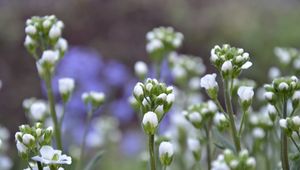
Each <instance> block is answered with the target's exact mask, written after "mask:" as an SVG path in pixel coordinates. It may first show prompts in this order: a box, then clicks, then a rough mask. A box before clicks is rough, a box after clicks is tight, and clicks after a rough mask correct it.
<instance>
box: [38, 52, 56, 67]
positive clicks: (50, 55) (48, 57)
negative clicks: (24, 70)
mask: <svg viewBox="0 0 300 170" xmlns="http://www.w3.org/2000/svg"><path fill="white" fill-rule="evenodd" d="M58 59H59V53H58V51H53V50H46V51H44V52H43V54H42V57H41V59H40V61H41V63H44V62H48V63H51V64H54V63H55V62H56V61H57V60H58Z"/></svg>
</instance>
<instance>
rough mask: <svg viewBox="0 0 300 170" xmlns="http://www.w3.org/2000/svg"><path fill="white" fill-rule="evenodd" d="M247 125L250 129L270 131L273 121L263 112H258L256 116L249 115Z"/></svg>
mask: <svg viewBox="0 0 300 170" xmlns="http://www.w3.org/2000/svg"><path fill="white" fill-rule="evenodd" d="M249 125H250V128H251V129H255V128H261V129H263V130H264V131H267V130H272V128H273V125H274V123H273V121H272V119H271V118H270V116H269V115H268V113H265V112H259V113H257V114H255V113H253V114H250V115H249Z"/></svg>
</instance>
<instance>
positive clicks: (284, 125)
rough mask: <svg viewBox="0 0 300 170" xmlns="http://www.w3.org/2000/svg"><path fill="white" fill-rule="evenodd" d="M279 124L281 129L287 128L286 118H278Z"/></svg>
mask: <svg viewBox="0 0 300 170" xmlns="http://www.w3.org/2000/svg"><path fill="white" fill-rule="evenodd" d="M279 125H280V127H282V128H283V129H286V128H287V120H286V119H280V120H279Z"/></svg>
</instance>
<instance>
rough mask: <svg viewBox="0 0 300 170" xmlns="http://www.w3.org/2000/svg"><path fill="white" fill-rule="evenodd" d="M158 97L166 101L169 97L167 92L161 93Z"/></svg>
mask: <svg viewBox="0 0 300 170" xmlns="http://www.w3.org/2000/svg"><path fill="white" fill-rule="evenodd" d="M157 99H160V100H162V101H165V100H166V99H167V94H166V93H161V94H160V95H158V96H157Z"/></svg>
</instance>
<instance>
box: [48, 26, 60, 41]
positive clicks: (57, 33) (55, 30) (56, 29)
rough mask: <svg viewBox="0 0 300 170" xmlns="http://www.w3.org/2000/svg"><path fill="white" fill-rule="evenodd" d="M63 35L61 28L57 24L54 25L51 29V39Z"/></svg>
mask: <svg viewBox="0 0 300 170" xmlns="http://www.w3.org/2000/svg"><path fill="white" fill-rule="evenodd" d="M60 36H61V28H59V27H58V26H57V25H52V27H51V28H50V31H49V37H50V38H51V39H55V38H58V37H60Z"/></svg>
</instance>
